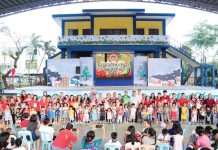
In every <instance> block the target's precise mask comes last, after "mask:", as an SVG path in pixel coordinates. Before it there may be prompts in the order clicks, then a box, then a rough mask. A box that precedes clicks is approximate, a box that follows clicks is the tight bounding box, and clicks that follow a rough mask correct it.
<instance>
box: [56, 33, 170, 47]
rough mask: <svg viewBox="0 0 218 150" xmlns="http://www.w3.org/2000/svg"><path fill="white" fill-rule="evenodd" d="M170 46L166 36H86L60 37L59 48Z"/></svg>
mask: <svg viewBox="0 0 218 150" xmlns="http://www.w3.org/2000/svg"><path fill="white" fill-rule="evenodd" d="M126 44H128V45H168V44H169V38H168V36H165V35H84V36H60V37H58V45H59V46H73V45H126Z"/></svg>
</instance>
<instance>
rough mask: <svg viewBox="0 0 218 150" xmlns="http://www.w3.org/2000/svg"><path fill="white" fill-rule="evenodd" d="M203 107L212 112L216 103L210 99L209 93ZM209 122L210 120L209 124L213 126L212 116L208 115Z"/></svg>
mask: <svg viewBox="0 0 218 150" xmlns="http://www.w3.org/2000/svg"><path fill="white" fill-rule="evenodd" d="M205 105H206V108H210V111H212V110H213V108H214V107H215V105H216V103H215V100H214V99H213V98H212V95H211V93H209V94H208V97H207V98H206V99H205ZM210 120H211V124H213V115H210Z"/></svg>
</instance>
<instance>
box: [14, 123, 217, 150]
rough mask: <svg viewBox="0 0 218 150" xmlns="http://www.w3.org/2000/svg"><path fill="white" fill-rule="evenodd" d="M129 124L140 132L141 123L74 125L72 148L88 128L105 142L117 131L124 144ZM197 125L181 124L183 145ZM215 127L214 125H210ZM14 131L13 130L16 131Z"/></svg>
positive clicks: (56, 129)
mask: <svg viewBox="0 0 218 150" xmlns="http://www.w3.org/2000/svg"><path fill="white" fill-rule="evenodd" d="M129 125H134V126H135V128H136V131H139V132H142V130H143V125H142V124H141V123H134V124H130V123H126V124H116V125H115V124H106V123H105V124H104V126H103V127H102V128H96V127H95V126H96V124H93V123H90V124H85V125H74V127H75V128H77V131H74V135H75V136H76V137H77V139H78V141H77V142H76V143H75V144H74V145H73V150H80V149H81V140H82V137H83V136H85V135H86V133H87V132H88V131H89V130H94V131H95V134H96V138H95V139H99V138H102V139H103V141H104V143H106V142H107V141H108V140H109V139H110V134H111V132H117V133H118V140H119V141H120V142H121V144H124V140H123V133H124V132H125V131H127V128H128V126H129ZM152 126H153V128H154V129H155V130H156V132H157V135H158V134H159V133H161V130H162V129H161V128H160V124H152ZM196 126H197V125H188V124H182V128H183V129H184V130H185V133H184V136H185V145H187V142H188V140H189V137H190V135H191V134H192V131H193V130H195V127H196ZM53 127H54V128H55V132H56V133H55V134H57V133H58V131H59V129H61V128H62V127H65V125H57V124H54V125H53ZM212 127H213V128H215V126H212ZM167 128H169V129H170V128H171V124H169V125H168V127H167ZM15 130H16V131H19V129H15ZM16 131H15V132H16ZM103 146H104V144H103V145H101V147H100V149H101V150H103Z"/></svg>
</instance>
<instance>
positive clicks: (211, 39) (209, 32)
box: [187, 21, 218, 63]
mask: <svg viewBox="0 0 218 150" xmlns="http://www.w3.org/2000/svg"><path fill="white" fill-rule="evenodd" d="M187 36H188V37H189V38H190V40H189V41H188V43H189V45H190V46H191V47H193V48H196V50H198V51H199V52H200V53H201V62H202V63H206V57H205V52H208V51H209V49H213V48H214V47H215V46H216V45H217V44H218V25H211V24H208V23H207V22H205V21H204V22H200V23H199V24H197V25H196V26H195V27H194V29H193V31H192V33H191V34H189V35H187Z"/></svg>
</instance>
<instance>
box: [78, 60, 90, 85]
mask: <svg viewBox="0 0 218 150" xmlns="http://www.w3.org/2000/svg"><path fill="white" fill-rule="evenodd" d="M80 84H82V85H89V86H92V85H93V57H81V58H80Z"/></svg>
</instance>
